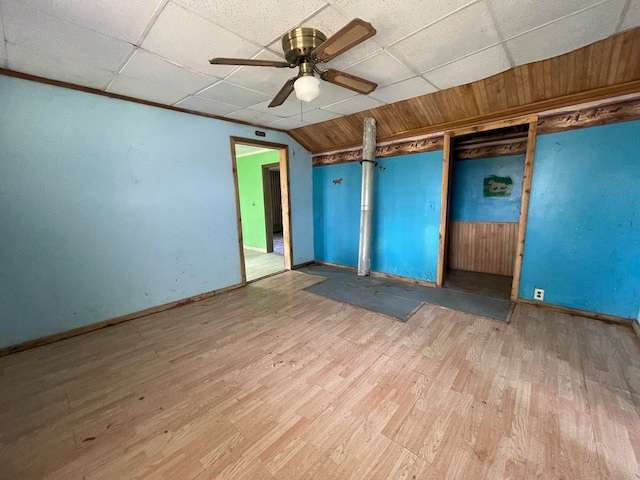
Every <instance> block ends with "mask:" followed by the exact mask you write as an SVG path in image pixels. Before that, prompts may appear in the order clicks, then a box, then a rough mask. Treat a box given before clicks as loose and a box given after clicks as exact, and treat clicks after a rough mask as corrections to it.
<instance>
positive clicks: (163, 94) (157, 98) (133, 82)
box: [107, 75, 185, 105]
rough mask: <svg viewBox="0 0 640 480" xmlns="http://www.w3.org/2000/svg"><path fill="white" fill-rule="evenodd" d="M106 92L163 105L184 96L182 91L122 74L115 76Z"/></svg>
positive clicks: (171, 103)
mask: <svg viewBox="0 0 640 480" xmlns="http://www.w3.org/2000/svg"><path fill="white" fill-rule="evenodd" d="M107 92H111V93H117V94H119V95H125V96H127V97H133V98H139V99H141V100H148V101H150V102H156V103H162V104H165V105H173V104H174V103H176V102H177V101H178V100H180V99H182V98H184V96H185V95H184V92H180V91H178V90H173V89H171V88H167V87H163V86H160V85H154V84H153V83H149V82H144V81H142V80H138V79H136V78H131V77H125V76H124V75H118V76H116V78H115V79H114V80H113V82H112V83H111V85H109V87H108V88H107Z"/></svg>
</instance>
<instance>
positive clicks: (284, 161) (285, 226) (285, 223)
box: [229, 136, 293, 282]
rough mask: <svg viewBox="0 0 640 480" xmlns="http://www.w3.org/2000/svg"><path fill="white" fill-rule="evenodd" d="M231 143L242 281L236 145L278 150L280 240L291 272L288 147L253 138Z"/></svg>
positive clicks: (243, 267) (244, 275) (240, 220)
mask: <svg viewBox="0 0 640 480" xmlns="http://www.w3.org/2000/svg"><path fill="white" fill-rule="evenodd" d="M229 139H230V142H231V163H232V169H233V181H234V188H235V194H236V218H237V224H238V239H239V243H240V245H239V247H240V260H241V262H242V264H241V269H242V281H243V282H246V280H247V272H246V268H245V262H244V251H243V245H242V243H243V242H242V218H241V215H240V192H239V189H238V166H237V159H236V144H242V145H250V146H253V147H262V148H268V149H272V150H278V152H279V157H280V160H279V162H278V164H279V165H280V195H281V199H282V238H283V242H284V268H285V269H286V270H291V268H292V266H293V240H292V235H291V199H290V195H289V146H288V145H284V144H282V143H273V142H263V141H261V140H254V139H253V138H243V137H234V136H231V137H229Z"/></svg>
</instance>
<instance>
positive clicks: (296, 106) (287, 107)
mask: <svg viewBox="0 0 640 480" xmlns="http://www.w3.org/2000/svg"><path fill="white" fill-rule="evenodd" d="M270 103H271V100H268V101H266V102H262V103H258V104H257V105H253V106H252V107H251V109H252V110H257V111H259V112H265V113H271V114H273V115H278V116H280V117H290V116H292V115H300V111H303V112H308V111H309V110H313V107H312V106H311V105H309V104H308V103H307V102H301V101H300V100H298V99H297V98H296V95H295V93H292V94H291V96H290V97H289V100H287V101H285V102H284V103H283V104H282V105H278V106H277V107H272V108H269V104H270Z"/></svg>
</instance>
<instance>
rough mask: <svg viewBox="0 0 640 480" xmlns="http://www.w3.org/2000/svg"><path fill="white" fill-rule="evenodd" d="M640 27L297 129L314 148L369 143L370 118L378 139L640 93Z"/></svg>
mask: <svg viewBox="0 0 640 480" xmlns="http://www.w3.org/2000/svg"><path fill="white" fill-rule="evenodd" d="M639 59H640V27H639V28H635V29H633V30H629V31H627V32H624V33H621V34H618V35H615V36H612V37H609V38H607V39H605V40H601V41H599V42H595V43H593V44H591V45H588V46H586V47H584V48H581V49H579V50H575V51H573V52H570V53H567V54H565V55H561V56H558V57H554V58H550V59H547V60H541V61H539V62H535V63H530V64H527V65H522V66H519V67H515V68H512V69H510V70H507V71H505V72H502V73H499V74H497V75H493V76H492V77H489V78H486V79H483V80H479V81H476V82H473V83H469V84H466V85H462V86H459V87H454V88H449V89H447V90H441V91H438V92H435V93H431V94H427V95H422V96H419V97H415V98H411V99H408V100H404V101H401V102H397V103H393V104H389V105H384V106H381V107H378V108H374V109H371V110H365V111H363V112H359V113H355V114H352V115H349V116H345V117H341V118H337V119H334V120H330V121H327V122H323V123H317V124H314V125H309V126H305V127H302V128H297V129H295V130H290V131H289V134H290V135H291V136H292V137H293V138H295V139H296V140H297V141H298V142H299V143H301V144H302V145H303V146H304V147H305V148H307V149H308V150H309V151H311V152H312V153H322V152H330V151H335V150H340V149H346V148H351V147H355V146H359V145H361V143H362V122H363V119H364V117H373V118H375V119H376V121H377V124H378V127H377V128H378V142H385V141H390V140H397V139H401V138H408V137H412V136H417V135H424V134H428V133H434V132H441V131H444V130H448V129H451V128H458V127H462V126H467V125H473V124H477V123H482V122H484V121H489V120H498V119H503V118H509V117H512V116H517V115H524V114H529V113H537V112H540V111H544V110H549V109H553V108H557V107H561V106H567V105H575V104H578V103H581V102H587V101H591V100H600V99H603V98H609V97H614V96H617V95H624V94H629V93H636V92H640V61H639Z"/></svg>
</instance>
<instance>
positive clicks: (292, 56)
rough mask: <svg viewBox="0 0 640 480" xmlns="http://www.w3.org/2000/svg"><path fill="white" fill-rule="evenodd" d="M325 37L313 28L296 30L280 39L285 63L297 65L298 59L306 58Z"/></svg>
mask: <svg viewBox="0 0 640 480" xmlns="http://www.w3.org/2000/svg"><path fill="white" fill-rule="evenodd" d="M326 39H327V37H326V36H325V35H324V33H322V32H321V31H320V30H316V29H315V28H307V27H302V28H296V29H294V30H291V31H290V32H288V33H286V34H285V35H284V36H283V37H282V50H283V51H284V57H285V59H286V60H287V62H289V63H291V64H297V63H298V59H299V58H301V57H302V58H304V57H307V56H309V55H310V54H311V52H312V51H313V50H315V49H316V48H317V47H318V46H319V45H320V44H322V43H323V42H324V41H325V40H326Z"/></svg>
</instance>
